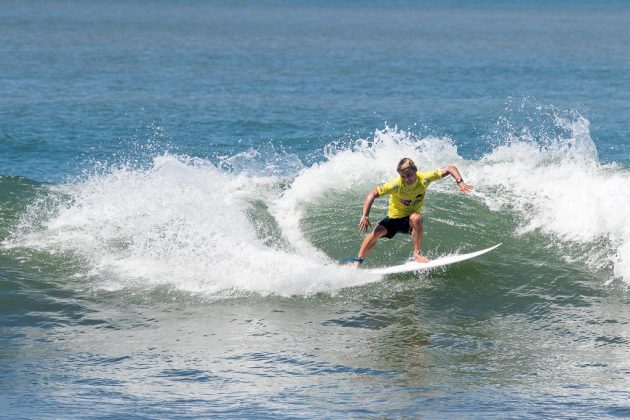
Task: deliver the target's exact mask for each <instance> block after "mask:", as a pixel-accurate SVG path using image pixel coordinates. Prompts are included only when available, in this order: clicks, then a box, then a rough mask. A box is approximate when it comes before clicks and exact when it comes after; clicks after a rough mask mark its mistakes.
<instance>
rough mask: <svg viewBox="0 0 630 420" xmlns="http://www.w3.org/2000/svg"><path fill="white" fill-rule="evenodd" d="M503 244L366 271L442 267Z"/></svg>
mask: <svg viewBox="0 0 630 420" xmlns="http://www.w3.org/2000/svg"><path fill="white" fill-rule="evenodd" d="M500 245H501V244H497V245H495V246H491V247H490V248H486V249H482V250H480V251H475V252H470V253H468V254H456V255H447V256H444V257H440V258H436V259H434V260H431V261H429V262H426V263H419V262H415V261H409V262H406V263H404V264H401V265H395V266H392V267H381V268H370V269H367V270H366V271H368V272H370V273H374V274H382V275H385V274H397V273H406V272H408V271H419V270H428V269H430V268H435V267H442V266H445V265H450V264H455V263H458V262H461V261H466V260H469V259H471V258H475V257H478V256H480V255H483V254H485V253H487V252H490V251H492V250H493V249H495V248H497V247H499V246H500Z"/></svg>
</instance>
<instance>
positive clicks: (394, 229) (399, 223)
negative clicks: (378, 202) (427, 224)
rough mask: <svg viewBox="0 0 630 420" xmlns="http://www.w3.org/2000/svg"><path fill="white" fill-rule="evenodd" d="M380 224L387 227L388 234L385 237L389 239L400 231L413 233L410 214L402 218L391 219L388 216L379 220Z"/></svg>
mask: <svg viewBox="0 0 630 420" xmlns="http://www.w3.org/2000/svg"><path fill="white" fill-rule="evenodd" d="M378 224H379V225H381V226H383V227H384V228H385V229H387V235H385V237H386V238H388V239H392V238H393V237H394V236H395V235H396V234H397V233H399V232H400V233H406V234H407V235H409V234H410V233H411V229H410V228H409V216H407V217H401V218H400V219H390V218H389V217H386V218H384V219H383V220H381V221H380V222H378Z"/></svg>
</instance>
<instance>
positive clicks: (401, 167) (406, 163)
mask: <svg viewBox="0 0 630 420" xmlns="http://www.w3.org/2000/svg"><path fill="white" fill-rule="evenodd" d="M410 168H411V169H413V170H414V172H415V171H417V170H418V168H417V167H416V164H415V163H413V160H411V159H409V158H403V159H401V160H400V162H398V167H397V168H396V170H397V171H398V173H400V172H402V171H405V170H407V169H410Z"/></svg>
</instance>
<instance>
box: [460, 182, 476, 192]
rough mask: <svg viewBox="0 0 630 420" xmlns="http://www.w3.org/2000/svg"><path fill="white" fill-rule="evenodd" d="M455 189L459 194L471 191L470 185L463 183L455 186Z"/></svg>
mask: <svg viewBox="0 0 630 420" xmlns="http://www.w3.org/2000/svg"><path fill="white" fill-rule="evenodd" d="M457 188H458V189H459V191H460V192H463V193H467V192H470V191H471V190H472V185H468V184H466V183H464V182H460V183H459V184H457Z"/></svg>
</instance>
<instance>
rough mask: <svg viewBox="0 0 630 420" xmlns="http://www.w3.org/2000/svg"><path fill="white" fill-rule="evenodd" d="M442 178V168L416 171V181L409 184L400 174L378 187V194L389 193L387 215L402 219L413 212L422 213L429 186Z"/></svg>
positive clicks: (391, 217)
mask: <svg viewBox="0 0 630 420" xmlns="http://www.w3.org/2000/svg"><path fill="white" fill-rule="evenodd" d="M441 178H442V169H436V170H434V171H428V172H416V182H414V183H413V184H412V185H407V184H405V183H404V182H403V179H402V177H401V176H400V175H398V176H397V177H396V178H392V179H390V180H389V181H387V182H386V183H385V184H383V185H379V186H378V187H376V188H377V190H378V196H379V197H381V196H383V195H386V194H389V209H388V210H387V217H389V218H390V219H400V218H401V217H407V216H409V215H411V214H412V213H420V209H421V208H422V205H423V204H424V197H425V195H426V192H427V187H428V186H429V184H430V183H431V182H433V181H436V180H438V179H441Z"/></svg>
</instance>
